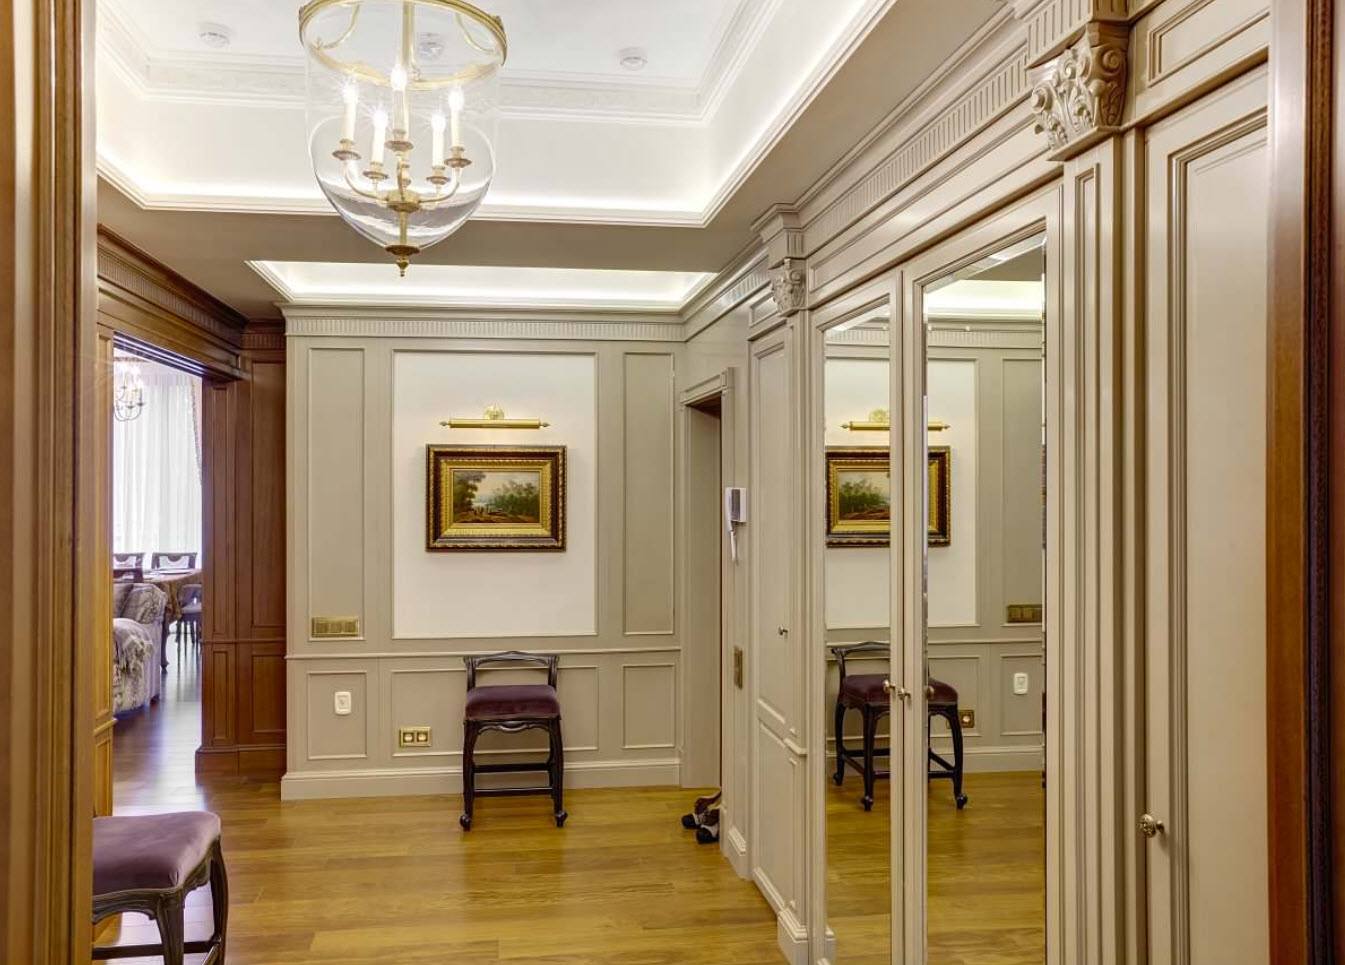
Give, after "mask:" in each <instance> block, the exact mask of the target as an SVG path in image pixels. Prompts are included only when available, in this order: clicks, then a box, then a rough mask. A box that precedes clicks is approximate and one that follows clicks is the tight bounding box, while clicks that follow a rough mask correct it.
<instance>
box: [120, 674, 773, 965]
mask: <svg viewBox="0 0 1345 965" xmlns="http://www.w3.org/2000/svg"><path fill="white" fill-rule="evenodd" d="M170 660H171V666H170V670H169V673H168V676H167V678H166V681H165V684H166V688H167V692H166V694H165V698H164V700H163V701H162V703H161V705H155V706H154V707H153V708H151V709H150V710H149V711H147V712H144V713H141V714H137V715H133V716H132V717H130V718H128V719H126V720H124V721H122V722H120V723H119V724H118V725H117V729H116V744H115V772H116V784H115V792H114V796H115V807H116V811H117V812H118V813H125V814H130V813H149V812H155V811H168V810H179V809H183V808H197V807H205V808H208V809H210V810H213V811H215V812H217V813H218V814H219V815H220V817H221V818H222V819H223V822H224V854H225V861H226V863H227V864H228V870H229V889H230V916H229V948H228V962H229V963H230V965H246V963H258V965H261V963H265V965H286V963H300V962H311V963H319V962H321V963H324V965H335V963H349V965H354V963H379V965H400V963H416V962H435V963H440V965H443V963H464V965H494V963H504V962H508V963H513V965H606V963H613V965H615V963H621V965H641V963H648V965H665V963H666V965H672V963H686V965H712V963H713V965H756V963H763V965H764V963H770V965H778V963H779V962H780V961H782V959H781V956H780V952H779V951H778V948H777V945H776V925H775V916H774V915H773V914H772V913H771V911H770V908H769V907H768V906H767V904H766V902H765V900H764V899H762V897H761V896H760V894H759V893H758V891H757V889H756V887H755V886H754V885H752V884H751V883H750V882H748V881H744V880H742V879H740V878H738V877H737V876H736V875H735V874H734V872H733V871H732V870H731V869H730V868H729V866H728V864H727V863H726V862H725V861H724V860H723V858H721V857H720V855H719V852H718V849H717V848H715V847H712V846H700V845H697V844H696V843H695V841H694V840H693V839H692V837H691V835H690V833H689V832H686V831H684V830H682V828H681V825H680V822H679V817H680V815H681V814H682V813H683V812H684V811H686V810H688V809H689V804H690V802H691V800H692V799H693V798H694V797H695V793H694V792H688V791H685V790H679V789H669V788H661V789H648V790H637V791H625V790H592V791H573V792H568V793H567V795H566V805H567V807H568V810H569V812H570V819H569V821H568V822H567V823H566V825H565V828H564V829H563V830H557V829H556V827H555V826H554V824H553V823H552V821H551V818H550V812H549V808H548V805H549V802H548V801H547V799H545V798H540V797H538V798H498V799H489V800H485V801H482V802H481V803H480V804H479V805H478V809H477V821H476V826H475V827H474V828H473V830H472V831H471V833H470V834H464V833H463V832H462V831H461V830H460V829H459V828H458V824H457V818H458V813H459V811H460V809H461V798H459V797H458V796H456V795H454V796H449V797H406V798H364V799H352V800H342V801H325V802H293V803H285V804H282V803H281V801H280V793H279V785H278V784H277V783H276V782H274V781H249V780H243V779H239V778H230V777H217V776H212V777H207V778H202V781H201V783H198V782H197V779H196V777H195V770H194V765H193V761H192V756H193V751H194V750H195V748H196V746H197V744H198V743H199V740H198V737H199V732H200V717H199V713H200V708H199V702H198V701H199V698H198V697H197V693H198V680H197V677H196V664H195V662H194V661H193V660H190V659H185V658H184V659H183V660H182V661H179V660H177V659H174V655H173V654H172V652H171V651H170ZM209 914H210V912H209V899H208V890H207V889H202V890H201V891H199V892H197V893H196V894H195V895H194V896H193V900H192V901H191V902H190V904H189V909H188V917H189V922H188V937H189V938H191V937H197V936H198V935H199V936H200V937H205V935H207V934H208V933H209ZM156 936H157V932H156V931H155V930H154V926H153V925H152V924H151V923H149V922H148V921H147V920H146V919H144V918H141V917H139V916H129V915H128V916H126V921H125V922H124V923H123V924H122V926H121V928H120V934H119V937H118V940H119V941H120V942H122V943H127V944H130V943H138V942H141V941H146V940H151V941H152V940H157V938H156ZM202 957H203V956H197V957H195V958H192V957H190V956H189V958H188V960H189V961H200V959H201V958H202ZM123 961H133V960H123ZM134 961H156V962H157V961H158V959H147V960H134Z"/></svg>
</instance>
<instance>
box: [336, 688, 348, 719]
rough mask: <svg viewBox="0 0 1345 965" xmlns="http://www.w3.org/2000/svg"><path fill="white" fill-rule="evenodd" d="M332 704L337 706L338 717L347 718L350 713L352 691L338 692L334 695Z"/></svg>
mask: <svg viewBox="0 0 1345 965" xmlns="http://www.w3.org/2000/svg"><path fill="white" fill-rule="evenodd" d="M332 703H334V704H335V705H336V715H337V716H338V717H345V716H346V715H347V714H349V713H350V691H349V690H338V691H337V692H336V693H335V694H333V695H332Z"/></svg>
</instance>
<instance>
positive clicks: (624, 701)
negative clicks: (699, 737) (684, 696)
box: [621, 663, 677, 750]
mask: <svg viewBox="0 0 1345 965" xmlns="http://www.w3.org/2000/svg"><path fill="white" fill-rule="evenodd" d="M621 708H622V727H621V746H622V748H623V749H624V750H652V749H655V748H671V747H673V746H674V744H675V742H676V739H677V727H676V721H677V668H676V665H674V664H671V663H667V664H643V665H627V666H625V667H622V668H621Z"/></svg>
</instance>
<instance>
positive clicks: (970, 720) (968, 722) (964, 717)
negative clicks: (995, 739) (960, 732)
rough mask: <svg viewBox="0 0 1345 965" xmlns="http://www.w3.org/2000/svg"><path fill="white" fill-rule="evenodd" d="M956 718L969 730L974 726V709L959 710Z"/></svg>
mask: <svg viewBox="0 0 1345 965" xmlns="http://www.w3.org/2000/svg"><path fill="white" fill-rule="evenodd" d="M957 719H958V720H959V721H961V722H962V726H963V728H964V729H967V730H970V729H972V728H974V727H975V726H976V711H974V710H971V709H969V708H968V709H965V710H959V711H958V712H957Z"/></svg>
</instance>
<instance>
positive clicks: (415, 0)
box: [299, 0, 508, 274]
mask: <svg viewBox="0 0 1345 965" xmlns="http://www.w3.org/2000/svg"><path fill="white" fill-rule="evenodd" d="M299 35H300V38H301V39H302V41H303V45H304V52H305V54H306V55H307V78H308V81H307V108H308V115H307V116H308V149H309V154H310V156H311V157H312V160H313V172H314V174H316V175H317V179H318V184H319V185H320V186H321V188H322V191H323V193H324V194H325V195H326V196H327V198H328V200H330V201H331V203H332V204H333V205H334V206H335V208H336V211H337V213H338V214H340V215H341V217H342V218H343V219H345V221H346V222H347V223H348V224H350V225H351V226H352V227H353V228H355V230H356V231H358V232H359V233H360V234H362V235H364V236H365V237H366V238H368V239H369V240H370V241H372V242H373V243H374V244H376V245H379V246H380V247H382V248H383V249H385V250H386V251H387V252H388V253H389V254H390V255H392V256H393V258H395V259H396V261H397V264H398V267H399V268H400V269H401V271H402V273H403V274H405V273H406V266H407V264H408V262H409V260H410V259H411V258H412V257H413V256H415V255H417V254H419V253H420V252H422V251H423V250H425V249H426V248H428V247H429V246H430V245H433V244H435V243H437V242H440V241H442V240H444V239H445V238H447V237H448V236H449V235H450V234H452V233H453V232H454V231H456V230H457V229H458V228H459V227H460V226H461V225H462V223H463V222H464V221H466V220H467V218H468V217H470V216H471V214H472V212H473V211H475V210H476V208H477V206H478V205H480V203H481V200H482V198H484V197H485V194H486V191H487V190H488V189H489V188H490V182H491V179H492V178H493V177H494V174H495V127H496V121H497V118H498V115H499V76H500V66H501V65H502V64H503V63H504V59H505V55H506V53H507V51H508V42H507V41H506V39H505V34H504V25H503V23H501V21H500V20H499V18H498V17H493V16H490V15H489V14H487V13H485V12H483V11H482V10H480V9H478V8H477V7H475V6H473V5H472V4H470V3H466V2H463V0H310V2H309V3H307V4H306V5H305V6H304V7H303V8H302V9H301V10H300V11H299Z"/></svg>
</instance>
